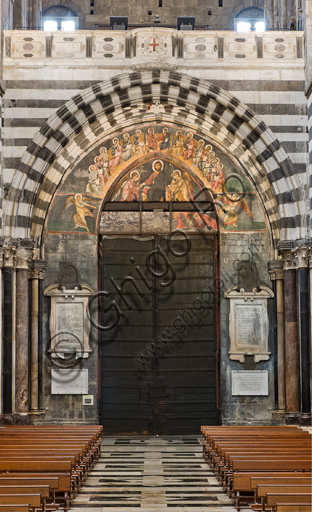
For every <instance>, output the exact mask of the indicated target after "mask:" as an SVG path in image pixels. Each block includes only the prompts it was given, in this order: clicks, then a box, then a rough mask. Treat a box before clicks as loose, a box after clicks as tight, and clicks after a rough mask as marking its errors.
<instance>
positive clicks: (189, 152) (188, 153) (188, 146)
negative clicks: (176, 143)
mask: <svg viewBox="0 0 312 512" xmlns="http://www.w3.org/2000/svg"><path fill="white" fill-rule="evenodd" d="M184 148H185V149H184V152H183V158H184V160H189V159H190V158H192V157H193V155H194V149H195V142H194V139H193V135H192V134H191V133H188V134H187V139H186V141H185V143H184Z"/></svg>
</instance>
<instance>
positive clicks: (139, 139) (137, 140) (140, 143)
mask: <svg viewBox="0 0 312 512" xmlns="http://www.w3.org/2000/svg"><path fill="white" fill-rule="evenodd" d="M134 151H135V154H136V156H140V155H144V153H145V142H144V135H143V133H142V132H141V130H136V132H135V137H134Z"/></svg>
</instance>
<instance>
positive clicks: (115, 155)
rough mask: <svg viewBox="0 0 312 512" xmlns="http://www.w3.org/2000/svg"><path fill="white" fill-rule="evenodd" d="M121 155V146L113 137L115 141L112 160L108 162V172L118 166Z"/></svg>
mask: <svg viewBox="0 0 312 512" xmlns="http://www.w3.org/2000/svg"><path fill="white" fill-rule="evenodd" d="M121 155H122V146H121V144H120V142H119V140H118V139H117V137H115V139H113V147H112V158H111V160H110V162H109V168H110V170H112V169H114V167H117V165H119V164H120V162H121Z"/></svg>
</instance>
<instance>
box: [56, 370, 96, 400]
mask: <svg viewBox="0 0 312 512" xmlns="http://www.w3.org/2000/svg"><path fill="white" fill-rule="evenodd" d="M87 394H88V370H85V369H83V370H76V369H73V368H67V369H66V370H63V369H52V370H51V395H87Z"/></svg>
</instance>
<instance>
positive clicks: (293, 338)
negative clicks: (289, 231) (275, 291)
mask: <svg viewBox="0 0 312 512" xmlns="http://www.w3.org/2000/svg"><path fill="white" fill-rule="evenodd" d="M286 243H287V242H286ZM286 243H285V244H286ZM289 245H291V246H292V248H289V249H284V250H282V251H281V253H282V259H283V263H284V314H285V366H286V367H285V380H286V411H287V412H291V413H292V412H299V347H298V335H297V327H298V325H297V322H298V320H297V285H296V260H295V254H294V245H293V242H289Z"/></svg>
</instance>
